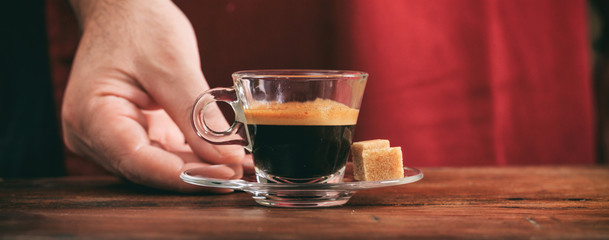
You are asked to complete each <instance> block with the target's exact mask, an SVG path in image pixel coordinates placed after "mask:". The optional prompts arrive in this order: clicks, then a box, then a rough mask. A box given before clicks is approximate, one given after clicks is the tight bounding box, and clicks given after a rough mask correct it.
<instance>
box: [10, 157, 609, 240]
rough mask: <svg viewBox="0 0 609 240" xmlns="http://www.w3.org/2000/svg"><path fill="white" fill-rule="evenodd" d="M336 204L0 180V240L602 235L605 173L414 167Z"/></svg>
mask: <svg viewBox="0 0 609 240" xmlns="http://www.w3.org/2000/svg"><path fill="white" fill-rule="evenodd" d="M422 170H423V172H424V173H425V178H424V179H423V180H421V181H419V182H416V183H413V184H408V185H403V186H398V187H389V188H382V189H374V190H365V191H360V192H358V193H356V194H355V196H354V197H353V198H352V199H351V200H350V201H349V203H348V204H347V205H345V206H342V207H338V208H322V209H285V208H269V207H263V206H259V205H257V204H255V202H254V201H253V200H252V199H251V197H250V195H249V194H247V193H242V192H238V193H232V194H225V195H201V194H199V195H183V194H175V193H168V192H160V191H156V190H151V189H147V188H143V187H138V186H135V185H132V184H129V183H126V182H124V181H121V180H120V179H117V178H112V177H79V178H75V177H66V178H56V179H33V180H4V181H2V182H0V239H40V238H42V239H47V238H57V239H80V238H89V239H91V238H112V239H116V238H118V239H124V238H139V239H159V238H160V239H203V238H204V239H407V238H408V239H421V238H433V239H436V238H439V239H451V238H464V239H478V238H489V239H500V238H501V239H505V238H509V239H512V238H517V239H530V238H535V239H609V168H608V167H592V166H590V167H507V168H496V167H485V168H424V169H422Z"/></svg>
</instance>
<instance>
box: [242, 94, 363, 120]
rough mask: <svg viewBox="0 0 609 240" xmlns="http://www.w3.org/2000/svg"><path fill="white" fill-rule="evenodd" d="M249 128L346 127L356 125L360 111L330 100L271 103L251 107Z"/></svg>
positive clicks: (247, 116) (246, 117)
mask: <svg viewBox="0 0 609 240" xmlns="http://www.w3.org/2000/svg"><path fill="white" fill-rule="evenodd" d="M244 113H245V119H246V121H247V124H260V125H298V126H344V125H355V123H356V122H357V115H358V113H359V110H358V109H353V108H350V107H348V106H346V105H344V104H342V103H339V102H335V101H332V100H328V99H316V100H315V101H309V102H287V103H278V102H268V103H263V104H259V105H254V106H251V105H250V106H248V109H246V110H245V112H244Z"/></svg>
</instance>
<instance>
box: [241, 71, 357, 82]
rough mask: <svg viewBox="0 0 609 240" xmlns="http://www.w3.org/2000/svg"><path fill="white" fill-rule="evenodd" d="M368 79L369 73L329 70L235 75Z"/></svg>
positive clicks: (263, 77)
mask: <svg viewBox="0 0 609 240" xmlns="http://www.w3.org/2000/svg"><path fill="white" fill-rule="evenodd" d="M366 77H368V73H366V72H362V71H353V70H327V69H261V70H243V71H237V72H235V73H233V78H247V79H306V80H313V79H336V78H355V79H362V78H366Z"/></svg>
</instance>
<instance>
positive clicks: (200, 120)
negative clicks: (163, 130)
mask: <svg viewBox="0 0 609 240" xmlns="http://www.w3.org/2000/svg"><path fill="white" fill-rule="evenodd" d="M218 101H221V102H225V103H228V104H229V105H230V106H231V108H232V109H233V111H234V112H235V121H234V122H233V124H232V125H231V126H230V128H228V129H226V130H223V131H216V130H213V129H211V128H210V127H209V126H208V125H207V122H206V121H205V111H206V110H207V107H208V106H209V104H211V103H215V102H218ZM191 117H192V126H193V128H194V130H195V132H196V133H197V135H199V137H201V138H203V139H204V140H205V141H207V142H209V143H212V144H217V145H229V144H236V145H241V146H244V148H245V149H247V150H249V151H251V144H250V142H251V141H249V139H250V138H249V132H248V130H247V126H246V125H245V115H244V114H243V105H242V104H241V101H239V99H238V98H237V94H236V91H235V89H232V88H213V89H209V90H207V91H205V92H203V94H201V95H200V96H199V97H198V98H197V100H196V101H195V104H194V106H193V107H192V113H191Z"/></svg>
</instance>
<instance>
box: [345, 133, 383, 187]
mask: <svg viewBox="0 0 609 240" xmlns="http://www.w3.org/2000/svg"><path fill="white" fill-rule="evenodd" d="M378 148H389V140H386V139H374V140H367V141H361V142H354V143H353V144H352V145H351V159H352V161H353V177H354V178H355V180H362V181H363V179H365V177H364V169H363V168H362V167H363V165H364V163H363V160H362V152H363V151H364V150H367V149H378Z"/></svg>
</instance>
